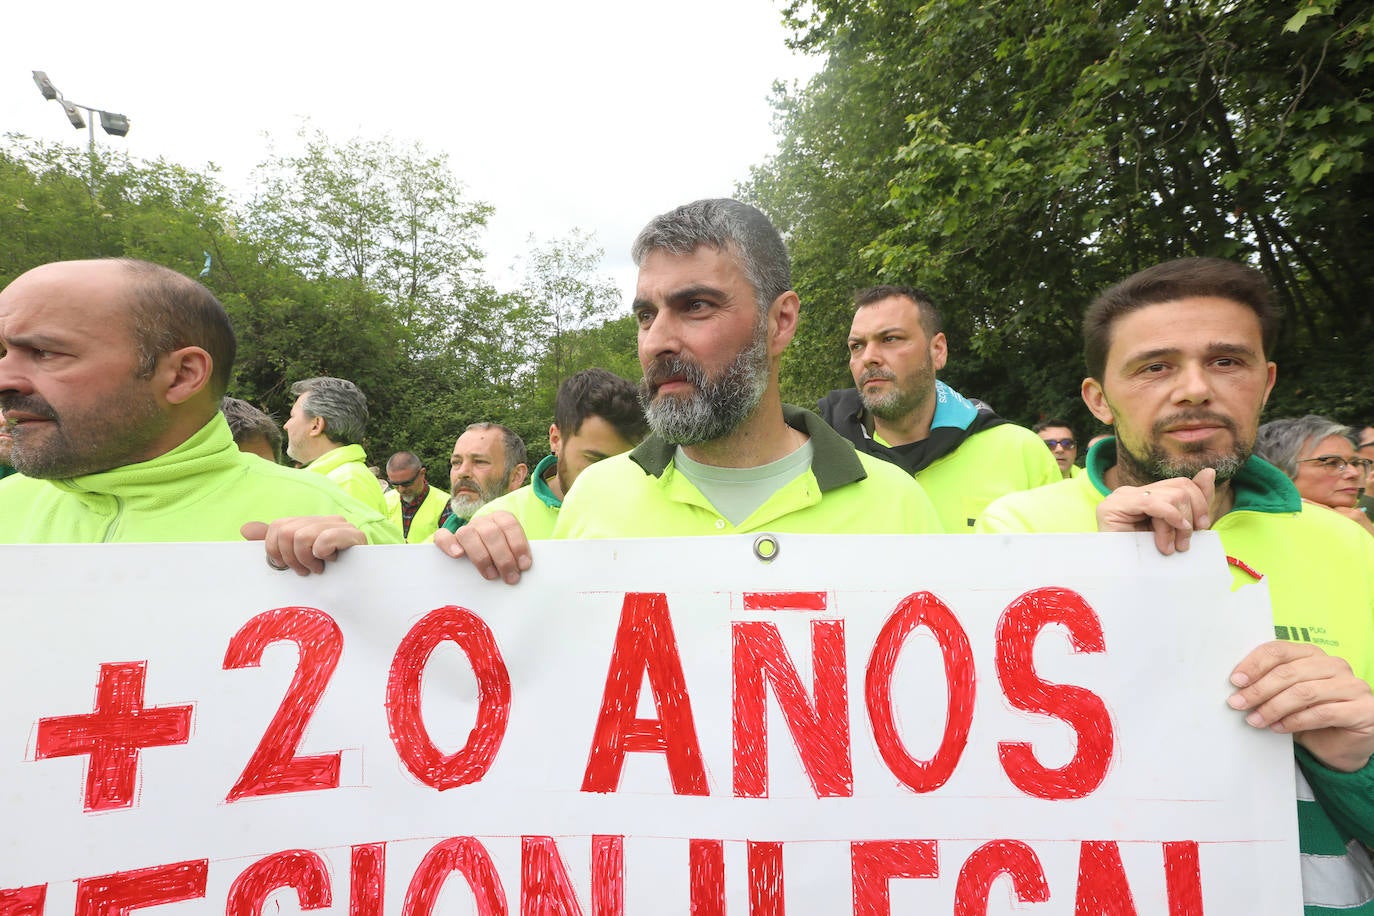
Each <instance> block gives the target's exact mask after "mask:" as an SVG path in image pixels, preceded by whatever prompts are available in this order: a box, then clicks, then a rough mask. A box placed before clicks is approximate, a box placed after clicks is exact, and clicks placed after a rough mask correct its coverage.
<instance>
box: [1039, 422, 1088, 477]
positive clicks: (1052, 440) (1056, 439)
mask: <svg viewBox="0 0 1374 916" xmlns="http://www.w3.org/2000/svg"><path fill="white" fill-rule="evenodd" d="M1031 430H1032V431H1033V432H1034V433H1035V434H1036V435H1037V436H1039V437H1040V441H1041V442H1043V443H1045V445H1046V446H1047V447H1048V448H1049V450H1050V454H1051V455H1053V456H1054V463H1055V464H1057V465H1059V473H1060V474H1062V475H1064V477H1066V478H1067V477H1077V476H1078V475H1079V474H1081V473H1082V472H1083V469H1082V468H1080V467H1079V466H1078V465H1076V464H1074V462H1075V461H1076V460H1077V459H1078V441H1077V440H1076V439H1074V437H1073V428H1072V427H1070V426H1069V424H1068V423H1067V422H1066V421H1064V420H1061V419H1059V418H1058V417H1051V418H1050V419H1048V420H1041V421H1040V422H1039V423H1037V424H1035V426H1033V427H1031Z"/></svg>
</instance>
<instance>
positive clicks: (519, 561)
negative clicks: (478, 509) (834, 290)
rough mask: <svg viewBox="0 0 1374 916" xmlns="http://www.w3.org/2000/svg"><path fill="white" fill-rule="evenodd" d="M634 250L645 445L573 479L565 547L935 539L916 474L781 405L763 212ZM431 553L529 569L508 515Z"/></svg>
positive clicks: (709, 215) (714, 220) (656, 234)
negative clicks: (600, 542)
mask: <svg viewBox="0 0 1374 916" xmlns="http://www.w3.org/2000/svg"><path fill="white" fill-rule="evenodd" d="M631 253H632V255H633V257H634V260H635V263H636V264H637V265H638V266H639V281H638V285H637V288H636V291H635V302H634V306H633V308H634V315H635V318H636V320H637V321H638V323H639V362H640V366H641V367H642V368H643V370H644V381H643V384H642V385H641V388H640V399H641V402H642V403H643V405H644V408H645V414H646V416H647V418H648V421H649V429H650V435H649V437H648V438H647V439H645V440H644V441H643V442H642V443H640V444H639V446H637V447H636V448H634V449H633V450H631V451H630V452H627V453H625V454H623V455H617V456H615V457H614V458H607V459H606V460H605V461H601V462H598V463H596V464H594V465H592V466H591V467H589V468H587V470H586V471H584V472H583V473H582V475H581V476H580V477H578V479H577V486H575V487H573V488H572V490H571V492H569V493H568V496H567V499H566V500H565V501H564V502H563V507H562V509H560V510H559V513H558V523H557V525H556V526H555V528H554V537H555V538H612V537H614V538H627V537H665V536H667V537H671V536H682V535H706V534H737V533H743V532H755V531H769V532H778V533H793V532H795V533H815V534H923V533H937V532H939V531H940V530H941V529H940V522H939V518H938V516H937V515H936V514H935V509H934V507H933V506H932V505H931V503H930V499H929V498H928V497H927V496H926V494H925V491H924V490H922V489H921V486H920V484H918V483H916V481H915V480H914V479H913V478H912V477H911V475H910V474H907V473H905V472H904V471H902V470H901V469H900V468H897V467H896V466H894V465H891V464H888V463H887V462H885V461H880V460H878V459H876V458H873V457H870V456H868V455H864V454H860V453H858V452H856V451H855V449H854V447H853V446H852V445H851V444H850V443H849V442H848V440H846V439H845V438H844V437H843V436H841V435H839V434H838V433H836V432H835V431H834V430H832V429H831V428H830V427H829V426H827V425H826V424H825V422H824V421H823V420H821V418H820V417H818V416H816V415H815V414H813V413H811V412H810V411H807V410H803V409H801V408H797V407H790V406H787V405H784V404H783V403H782V397H781V395H780V393H779V387H778V369H779V364H780V362H781V359H782V353H783V351H784V350H785V349H786V348H787V345H788V343H789V342H791V340H792V335H793V334H794V333H795V331H796V328H797V315H798V312H799V311H800V308H801V303H800V302H799V301H798V299H797V294H796V293H795V292H794V291H793V290H792V280H791V266H790V264H789V262H788V258H787V249H786V247H785V246H784V245H783V241H782V237H781V236H780V235H779V234H778V231H777V229H775V228H774V227H773V224H772V223H771V222H769V221H768V217H766V216H764V215H763V213H761V212H760V211H758V210H757V209H755V208H754V207H751V206H749V205H747V204H742V203H740V202H738V201H734V200H699V201H696V202H694V203H690V204H686V205H684V206H682V207H679V208H677V209H676V210H673V211H670V212H668V213H665V214H663V215H661V216H658V217H655V218H654V219H653V220H652V221H650V223H649V225H648V226H646V227H645V228H644V230H643V231H642V232H641V233H640V234H639V237H638V238H637V239H636V240H635V243H634V246H633V248H632V251H631ZM1035 444H1036V447H1037V448H1039V449H1040V450H1041V452H1043V451H1044V448H1045V447H1044V446H1043V445H1041V444H1040V443H1039V441H1036V443H1035ZM306 524H308V522H306ZM296 527H297V523H296V522H293V523H290V524H286V525H282V526H278V529H277V531H276V536H278V537H280V538H281V539H282V540H284V541H287V542H291V543H300V541H299V540H298V539H297V530H296ZM347 536H349V533H348V532H347V531H343V532H340V533H338V537H347ZM352 536H353V537H354V538H355V539H356V535H352ZM307 541H308V539H307ZM434 542H435V544H437V545H438V546H439V547H440V549H442V550H443V551H444V552H445V553H447V554H449V555H450V556H453V557H467V558H468V559H469V560H471V561H472V564H473V566H474V567H475V568H476V569H477V571H478V572H479V573H480V574H481V575H482V576H483V577H485V578H487V579H496V578H498V577H499V578H501V579H503V580H504V581H506V582H508V583H514V582H518V581H519V579H520V574H521V573H522V572H524V571H526V570H528V569H529V568H530V565H531V563H532V558H531V555H530V545H529V540H528V538H527V537H526V536H525V533H524V531H523V530H522V529H521V527H520V523H519V521H518V520H517V519H516V518H515V517H514V516H513V515H511V514H510V513H508V512H493V513H492V514H491V515H484V516H479V517H477V518H474V519H473V520H472V521H471V522H470V523H469V524H467V525H464V526H463V527H461V528H459V529H458V530H457V531H456V532H446V531H438V532H436V533H435V535H434Z"/></svg>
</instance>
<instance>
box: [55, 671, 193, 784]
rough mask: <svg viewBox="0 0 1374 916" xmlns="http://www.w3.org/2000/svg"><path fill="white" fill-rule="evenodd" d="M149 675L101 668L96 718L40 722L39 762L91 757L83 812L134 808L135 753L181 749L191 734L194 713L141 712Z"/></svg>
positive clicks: (175, 709) (181, 709)
mask: <svg viewBox="0 0 1374 916" xmlns="http://www.w3.org/2000/svg"><path fill="white" fill-rule="evenodd" d="M147 669H148V663H147V662H121V663H119V664H109V665H101V666H100V680H99V682H98V683H97V684H96V686H95V711H94V712H89V713H85V714H83V715H78V716H54V717H53V718H50V719H39V720H38V740H37V753H36V756H37V758H38V759H39V760H42V759H44V758H47V757H74V756H77V755H80V754H90V755H91V760H90V765H89V766H88V767H87V769H86V802H85V805H86V810H87V811H108V810H110V809H111V808H127V807H129V806H130V805H132V804H133V801H134V789H135V787H136V786H137V785H138V752H139V750H140V749H142V748H145V747H160V746H164V745H168V744H185V743H186V739H187V737H188V736H189V735H190V734H191V709H192V707H190V706H163V707H152V708H144V706H143V677H144V674H146V673H147Z"/></svg>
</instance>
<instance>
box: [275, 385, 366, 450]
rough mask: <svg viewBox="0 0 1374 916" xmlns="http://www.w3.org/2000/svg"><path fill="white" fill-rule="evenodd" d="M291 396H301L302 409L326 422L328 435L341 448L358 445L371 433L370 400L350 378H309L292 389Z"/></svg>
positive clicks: (325, 429) (325, 430) (326, 433)
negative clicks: (368, 406)
mask: <svg viewBox="0 0 1374 916" xmlns="http://www.w3.org/2000/svg"><path fill="white" fill-rule="evenodd" d="M291 394H292V395H294V396H296V397H300V396H301V395H305V400H304V401H302V402H301V410H303V411H305V414H306V415H307V416H311V417H319V418H320V419H321V420H324V434H325V435H326V436H327V437H328V438H329V441H331V442H334V443H337V444H339V445H357V444H360V443H361V442H362V441H363V433H364V432H366V431H367V398H366V397H365V396H364V395H363V392H362V390H361V389H360V388H359V387H358V386H357V385H355V384H353V383H352V382H350V381H349V380H348V379H342V378H331V377H330V376H327V375H321V376H317V377H316V378H308V379H305V380H304V381H300V382H297V383H296V384H294V385H292V386H291Z"/></svg>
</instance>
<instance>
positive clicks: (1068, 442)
mask: <svg viewBox="0 0 1374 916" xmlns="http://www.w3.org/2000/svg"><path fill="white" fill-rule="evenodd" d="M1040 441H1042V442H1044V443H1045V445H1046V446H1047V447H1048V448H1049V449H1050V451H1054V450H1055V449H1057V448H1062V449H1064V450H1065V451H1068V450H1069V449H1071V448H1073V447H1075V446H1076V445H1078V443H1077V442H1075V441H1074V440H1073V439H1042V440H1040Z"/></svg>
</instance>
